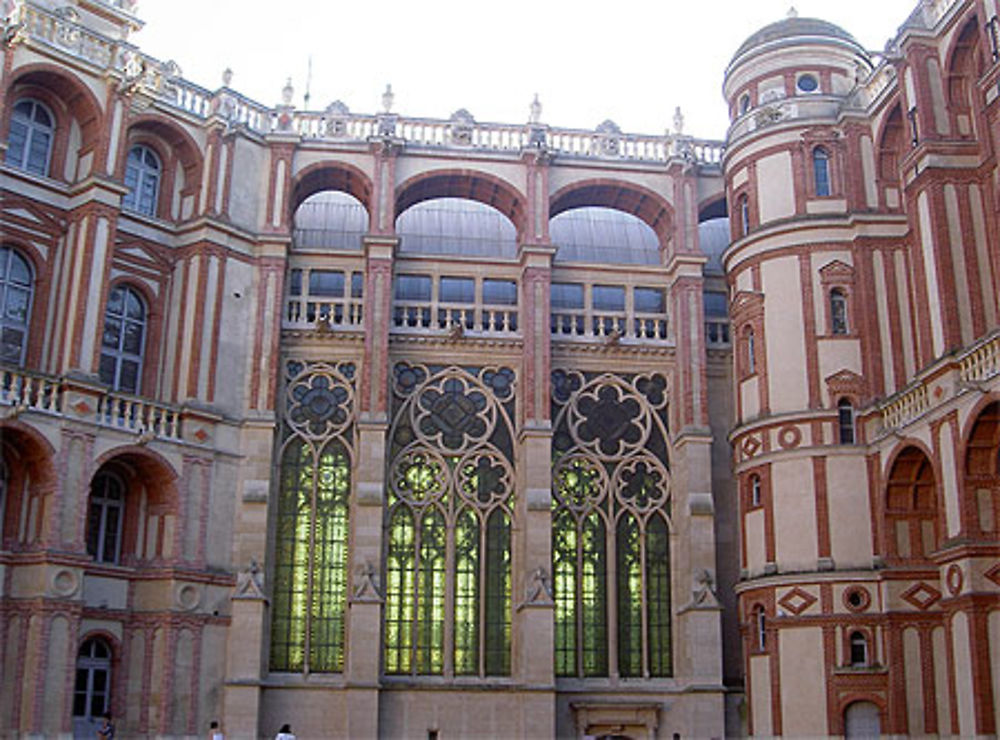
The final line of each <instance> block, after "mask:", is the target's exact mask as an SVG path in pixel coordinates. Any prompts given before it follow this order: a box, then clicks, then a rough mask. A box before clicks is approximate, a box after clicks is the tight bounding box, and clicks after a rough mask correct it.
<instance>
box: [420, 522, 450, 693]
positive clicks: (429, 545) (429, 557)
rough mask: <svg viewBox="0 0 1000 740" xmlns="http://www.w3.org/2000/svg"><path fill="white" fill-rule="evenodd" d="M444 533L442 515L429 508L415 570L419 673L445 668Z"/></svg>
mask: <svg viewBox="0 0 1000 740" xmlns="http://www.w3.org/2000/svg"><path fill="white" fill-rule="evenodd" d="M445 537H446V529H445V523H444V516H443V515H442V514H441V512H440V511H438V510H437V509H435V508H433V507H432V508H429V509H428V510H427V511H425V512H424V515H423V517H422V518H421V522H420V568H419V570H418V572H417V664H416V672H417V673H422V674H438V673H441V672H442V671H443V670H444V608H445V606H444V602H445Z"/></svg>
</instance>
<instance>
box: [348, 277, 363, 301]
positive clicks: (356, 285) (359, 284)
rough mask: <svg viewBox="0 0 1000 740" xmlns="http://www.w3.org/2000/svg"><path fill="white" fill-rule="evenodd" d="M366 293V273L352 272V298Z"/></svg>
mask: <svg viewBox="0 0 1000 740" xmlns="http://www.w3.org/2000/svg"><path fill="white" fill-rule="evenodd" d="M364 294H365V274H364V273H363V272H352V273H351V298H361V297H362V296H363V295H364Z"/></svg>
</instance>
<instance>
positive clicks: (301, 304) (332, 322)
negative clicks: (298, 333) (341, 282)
mask: <svg viewBox="0 0 1000 740" xmlns="http://www.w3.org/2000/svg"><path fill="white" fill-rule="evenodd" d="M363 305H364V304H363V303H362V302H361V301H360V300H357V299H352V298H330V297H322V298H320V297H314V296H308V295H305V296H291V297H289V298H288V300H287V302H286V304H285V315H284V317H283V321H282V326H283V328H285V329H315V328H317V327H318V326H321V325H322V327H323V328H328V329H355V330H360V329H361V328H362V327H363V325H364V315H363V313H362V310H363V309H362V307H363Z"/></svg>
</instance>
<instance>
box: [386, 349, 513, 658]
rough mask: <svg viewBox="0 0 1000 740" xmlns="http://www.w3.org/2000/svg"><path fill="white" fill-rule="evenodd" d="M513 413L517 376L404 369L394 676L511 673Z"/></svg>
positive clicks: (395, 478) (391, 627) (391, 512)
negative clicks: (515, 379) (515, 378)
mask: <svg viewBox="0 0 1000 740" xmlns="http://www.w3.org/2000/svg"><path fill="white" fill-rule="evenodd" d="M513 410H514V372H513V371H512V370H510V369H508V368H476V369H463V368H458V367H447V368H436V367H427V366H423V365H408V364H405V363H400V364H398V365H396V367H395V368H394V371H393V424H392V428H391V430H390V434H389V443H390V463H389V472H388V483H387V488H388V490H387V493H386V502H387V506H386V514H385V522H386V530H387V531H386V537H385V542H386V558H385V581H384V582H385V640H384V650H385V652H384V667H385V672H386V673H387V674H397V675H399V674H403V675H406V674H411V675H445V676H449V675H455V676H462V675H468V676H505V675H509V674H510V640H511V521H512V516H513V508H512V507H513V498H514V469H513V454H514V453H513V438H514V436H513V424H512V421H511V418H512V415H513Z"/></svg>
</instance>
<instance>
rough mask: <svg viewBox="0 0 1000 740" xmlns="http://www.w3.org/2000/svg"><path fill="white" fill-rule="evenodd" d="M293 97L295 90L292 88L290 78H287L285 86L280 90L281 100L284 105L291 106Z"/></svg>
mask: <svg viewBox="0 0 1000 740" xmlns="http://www.w3.org/2000/svg"><path fill="white" fill-rule="evenodd" d="M293 95H295V88H294V87H292V78H291V77H289V78H288V80H287V82H285V86H284V87H283V88H281V100H282V102H283V103H284V104H285V105H291V104H292V96H293Z"/></svg>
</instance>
